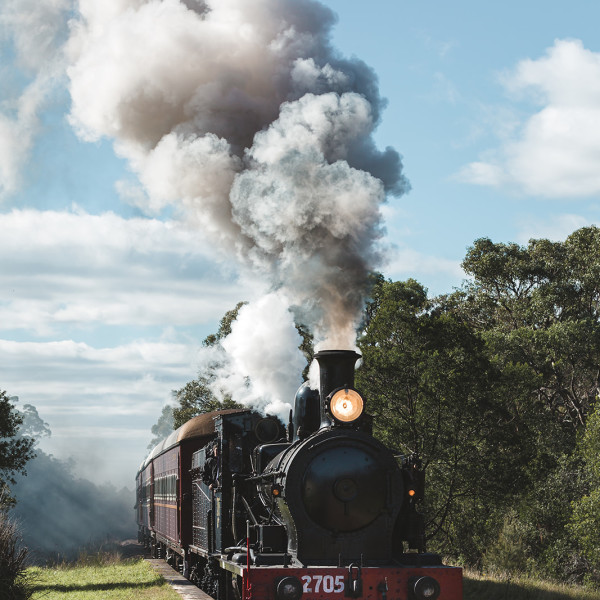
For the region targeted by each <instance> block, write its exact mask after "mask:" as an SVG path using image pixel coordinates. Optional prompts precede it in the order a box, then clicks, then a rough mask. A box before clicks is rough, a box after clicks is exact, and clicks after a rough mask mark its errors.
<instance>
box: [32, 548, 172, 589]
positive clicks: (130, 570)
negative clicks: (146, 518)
mask: <svg viewBox="0 0 600 600" xmlns="http://www.w3.org/2000/svg"><path fill="white" fill-rule="evenodd" d="M27 576H28V580H29V585H30V588H31V591H32V593H33V595H32V596H31V600H181V597H180V596H179V594H177V592H175V591H174V590H173V589H172V588H171V587H170V586H169V585H168V584H167V583H166V582H165V580H164V579H163V578H162V577H161V576H160V575H159V574H158V573H156V572H155V571H154V570H153V568H152V566H151V565H150V564H149V563H148V562H146V561H144V560H143V559H141V558H138V559H126V560H121V559H120V558H119V557H118V556H110V555H108V556H103V555H97V556H91V557H90V556H88V557H85V558H83V559H81V560H79V561H77V562H75V563H71V564H63V565H58V566H54V567H46V568H42V567H32V568H30V569H29V570H28V572H27Z"/></svg>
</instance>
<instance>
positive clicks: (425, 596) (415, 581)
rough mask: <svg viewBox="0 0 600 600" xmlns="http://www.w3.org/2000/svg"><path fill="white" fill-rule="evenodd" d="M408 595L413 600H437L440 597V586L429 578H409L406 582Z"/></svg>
mask: <svg viewBox="0 0 600 600" xmlns="http://www.w3.org/2000/svg"><path fill="white" fill-rule="evenodd" d="M408 593H409V596H410V598H414V599H415V600H437V598H438V597H439V595H440V584H439V583H438V582H437V581H436V580H435V579H434V578H433V577H429V576H427V575H426V576H424V577H411V578H410V580H409V582H408Z"/></svg>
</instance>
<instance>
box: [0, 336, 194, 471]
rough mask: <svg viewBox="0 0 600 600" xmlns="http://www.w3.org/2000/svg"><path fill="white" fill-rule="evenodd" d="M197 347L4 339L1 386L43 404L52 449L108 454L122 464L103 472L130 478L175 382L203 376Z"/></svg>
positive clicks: (40, 406) (47, 446)
mask: <svg viewBox="0 0 600 600" xmlns="http://www.w3.org/2000/svg"><path fill="white" fill-rule="evenodd" d="M197 353H198V347H197V346H196V345H195V344H193V343H184V342H180V343H176V342H161V341H159V342H146V341H138V342H130V343H128V344H125V345H122V346H115V347H104V348H96V347H93V346H91V345H89V344H86V343H77V342H74V341H72V340H63V341H57V342H14V341H9V340H0V388H1V389H5V390H7V391H8V393H9V395H15V396H18V397H19V404H20V405H21V406H22V405H23V404H33V405H34V406H36V407H37V409H38V412H39V414H40V416H41V417H42V418H43V419H44V420H45V421H47V422H48V424H49V426H50V429H51V431H52V437H51V438H50V439H49V440H45V441H44V442H43V444H42V447H43V448H44V449H45V450H46V451H50V452H52V453H55V454H57V455H59V456H62V457H65V456H70V455H73V456H74V457H75V459H76V460H77V459H78V458H79V457H81V456H83V454H86V455H89V454H90V453H92V454H94V455H95V454H103V455H105V456H106V458H107V460H108V462H110V464H111V465H112V468H113V469H114V468H116V467H115V466H114V465H115V464H119V465H120V466H119V467H118V470H117V471H114V472H110V471H109V470H106V472H104V470H103V469H104V466H103V465H102V464H98V466H97V468H98V471H99V473H100V472H102V475H103V476H104V477H105V478H106V479H107V480H109V479H110V480H112V481H121V482H122V483H126V482H127V481H128V480H129V479H132V478H133V475H134V474H135V470H136V468H137V466H138V464H139V462H140V461H141V459H142V458H143V456H144V454H145V452H146V450H145V447H146V444H147V443H148V442H149V440H150V438H151V433H150V427H151V426H152V425H153V424H154V423H155V422H156V420H157V418H158V415H159V414H160V410H161V407H162V405H163V404H164V403H165V402H166V401H167V400H168V399H169V398H170V394H171V390H173V389H178V388H180V387H182V386H183V385H184V384H185V383H186V382H187V381H189V380H191V379H193V378H194V377H195V376H196V361H197ZM144 432H145V433H144ZM111 440H112V442H111ZM75 450H78V451H77V452H75ZM80 466H81V465H80ZM81 474H82V475H85V473H81ZM88 477H89V475H88Z"/></svg>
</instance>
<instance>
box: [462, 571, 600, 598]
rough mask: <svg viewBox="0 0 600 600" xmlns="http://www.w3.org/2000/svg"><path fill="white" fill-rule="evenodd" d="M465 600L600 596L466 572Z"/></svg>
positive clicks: (533, 581)
mask: <svg viewBox="0 0 600 600" xmlns="http://www.w3.org/2000/svg"><path fill="white" fill-rule="evenodd" d="M463 587H464V593H463V599H464V600H600V592H595V591H592V590H588V589H585V588H582V587H580V586H574V585H562V584H559V583H550V582H547V581H542V580H536V579H529V578H526V577H514V578H508V577H506V578H499V577H498V578H494V577H491V576H489V575H481V576H480V575H477V574H474V573H471V572H465V576H464V584H463Z"/></svg>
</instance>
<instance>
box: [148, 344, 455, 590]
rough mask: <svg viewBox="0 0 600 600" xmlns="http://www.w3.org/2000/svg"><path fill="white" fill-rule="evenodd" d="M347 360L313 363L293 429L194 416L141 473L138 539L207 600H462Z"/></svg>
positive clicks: (328, 356) (419, 483) (333, 353)
mask: <svg viewBox="0 0 600 600" xmlns="http://www.w3.org/2000/svg"><path fill="white" fill-rule="evenodd" d="M358 358H359V355H358V354H356V353H355V352H352V351H341V350H329V351H324V352H319V353H318V354H317V355H316V359H317V361H318V363H319V367H320V390H319V391H316V390H311V389H310V388H309V387H308V386H307V385H306V384H305V385H304V386H302V387H301V388H300V389H299V390H298V393H297V394H296V398H295V406H294V411H293V413H292V416H291V418H290V423H289V425H288V428H287V430H286V429H285V428H284V427H283V425H282V424H281V423H280V421H279V420H278V419H276V418H274V417H264V416H262V415H260V414H258V413H256V412H254V411H251V410H224V411H217V412H213V413H207V414H204V415H200V416H198V417H195V418H194V419H191V420H190V421H188V422H187V423H186V424H185V425H183V426H182V427H180V428H179V429H178V430H177V431H175V432H173V434H171V436H169V437H168V438H167V439H166V440H165V441H164V442H162V443H161V444H159V445H158V446H157V447H156V448H154V450H153V451H152V452H151V453H150V455H149V456H148V458H147V459H146V460H145V461H144V463H143V464H142V466H141V467H140V470H139V471H138V474H137V478H136V483H137V519H138V527H139V539H140V541H141V542H143V543H144V544H145V545H146V546H147V547H148V548H149V550H150V551H151V554H152V556H154V557H158V558H165V559H166V560H167V561H168V562H169V563H170V564H171V565H173V567H175V568H178V569H179V570H180V571H181V572H182V573H183V574H184V575H185V576H186V577H188V578H189V579H190V580H192V581H193V582H194V583H196V585H198V586H199V587H200V588H202V589H203V590H204V591H205V592H206V593H207V594H209V595H210V596H212V598H214V599H215V600H242V599H243V600H300V599H302V600H320V599H323V600H324V599H335V600H343V599H345V598H358V599H364V600H405V599H407V600H408V599H411V600H436V599H439V600H461V599H462V572H461V569H459V568H455V567H447V566H444V565H442V563H441V560H440V558H439V556H437V555H435V554H429V553H426V552H425V541H424V539H425V538H424V531H423V518H422V516H421V514H420V513H419V512H418V511H417V509H416V505H417V503H418V502H419V501H420V500H422V499H423V493H424V476H423V472H422V471H421V470H420V468H419V467H420V464H419V460H418V459H417V458H416V457H397V456H395V455H394V454H393V453H392V452H391V451H390V450H389V449H387V448H386V447H385V446H383V445H382V444H381V443H380V442H378V441H377V440H376V439H375V438H373V437H372V435H371V419H370V417H369V416H368V415H367V414H366V413H365V412H364V408H365V405H364V400H363V398H362V396H361V395H360V393H359V392H358V391H357V390H356V389H354V365H355V363H356V361H357V360H358Z"/></svg>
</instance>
